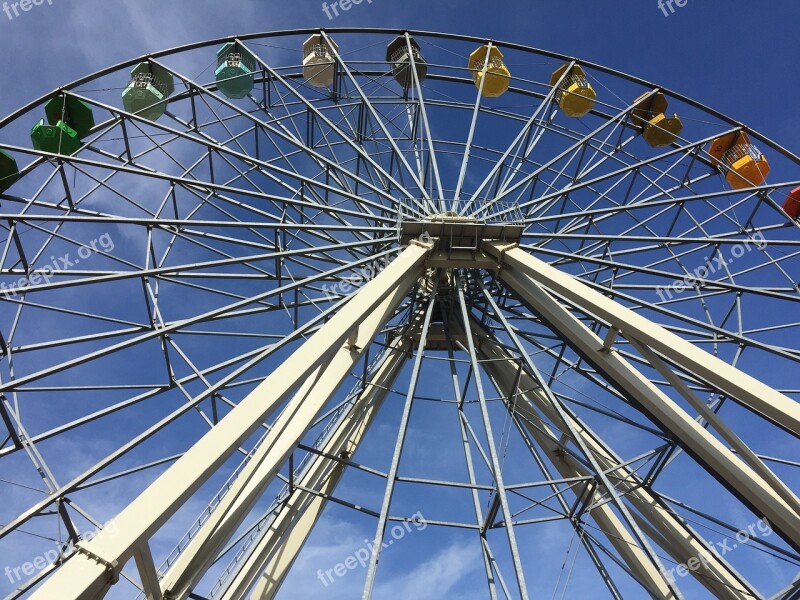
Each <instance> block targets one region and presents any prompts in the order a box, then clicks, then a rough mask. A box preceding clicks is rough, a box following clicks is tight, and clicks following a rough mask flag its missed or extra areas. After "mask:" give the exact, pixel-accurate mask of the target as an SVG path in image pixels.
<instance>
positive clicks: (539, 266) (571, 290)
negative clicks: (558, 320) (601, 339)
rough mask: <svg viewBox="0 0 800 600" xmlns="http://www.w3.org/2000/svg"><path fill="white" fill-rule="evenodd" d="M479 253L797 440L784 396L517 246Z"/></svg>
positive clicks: (793, 406) (798, 412)
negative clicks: (594, 318)
mask: <svg viewBox="0 0 800 600" xmlns="http://www.w3.org/2000/svg"><path fill="white" fill-rule="evenodd" d="M484 249H485V250H486V251H487V252H488V253H489V254H491V255H492V256H494V257H495V258H497V259H499V260H501V262H502V264H503V266H507V267H510V268H512V269H517V270H519V271H520V272H521V273H524V274H525V276H527V277H529V278H530V279H532V280H533V281H535V282H537V283H539V284H540V285H543V286H545V287H546V288H547V289H549V290H552V291H553V292H555V293H556V294H557V295H559V296H561V297H563V298H565V299H566V300H568V301H569V302H570V303H572V304H574V305H575V306H579V307H581V308H582V309H585V310H586V311H587V312H588V313H589V314H591V315H593V316H596V317H598V318H599V319H601V320H602V321H604V322H606V323H607V324H608V325H610V326H611V327H614V328H616V329H618V330H619V331H621V332H622V335H624V336H625V337H627V338H629V339H630V338H635V339H636V340H638V341H639V342H641V343H642V344H645V345H646V346H649V347H650V348H652V349H653V350H655V351H656V352H658V353H659V354H661V355H662V356H663V357H664V358H666V359H667V360H668V361H669V362H671V363H673V364H675V365H678V366H679V367H680V368H681V369H683V370H684V371H686V372H688V373H691V374H692V375H693V376H695V377H697V378H699V379H701V380H702V381H705V382H706V383H708V384H709V385H711V386H712V387H713V388H716V389H717V390H719V391H721V392H722V393H724V394H726V395H727V396H729V397H731V398H733V399H734V400H735V401H737V402H739V403H740V404H742V405H743V406H745V407H747V408H749V409H750V410H752V411H754V412H756V413H758V414H760V415H763V416H764V417H766V418H767V419H769V420H770V421H772V422H773V423H776V424H778V425H780V426H781V427H784V428H786V429H787V430H788V431H790V432H792V433H794V435H796V436H799V437H800V404H798V403H797V402H795V401H794V400H792V399H791V398H789V397H788V396H786V395H784V394H781V393H780V392H778V391H776V390H774V389H772V388H771V387H769V386H768V385H766V384H764V383H762V382H761V381H759V380H757V379H756V378H754V377H751V376H750V375H747V374H746V373H743V372H742V371H740V370H739V369H737V368H736V367H733V366H731V365H729V364H728V363H726V362H725V361H723V360H720V359H719V358H717V357H716V356H713V355H711V354H709V353H708V352H706V351H704V350H702V349H701V348H698V347H697V346H695V345H694V344H692V343H691V342H687V341H686V340H684V339H683V338H681V337H680V336H678V335H675V334H674V333H672V332H671V331H668V330H667V329H665V328H663V327H661V326H659V325H657V324H655V323H653V322H652V321H650V320H648V319H646V318H645V317H643V316H642V315H640V314H638V313H636V312H634V311H632V310H630V309H629V308H626V307H624V306H622V305H621V304H619V303H618V302H615V301H614V300H612V299H611V298H608V297H606V296H604V295H603V294H601V293H600V292H598V291H596V290H594V289H592V288H591V287H589V286H587V285H585V284H583V283H581V282H580V281H579V280H578V279H576V278H575V277H573V276H571V275H569V274H567V273H562V272H561V271H559V270H558V269H556V268H554V267H551V266H550V265H548V264H547V263H545V262H543V261H541V260H539V259H538V258H536V257H534V256H531V255H530V254H529V253H528V252H525V251H524V250H522V249H520V248H518V247H509V246H508V245H507V244H503V243H502V242H488V243H487V244H485V247H484Z"/></svg>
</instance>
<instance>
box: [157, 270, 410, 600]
mask: <svg viewBox="0 0 800 600" xmlns="http://www.w3.org/2000/svg"><path fill="white" fill-rule="evenodd" d="M407 292H408V287H407V286H400V287H398V288H397V289H396V290H395V291H394V292H392V293H391V294H389V295H388V296H387V297H386V299H385V300H384V301H383V302H382V303H381V304H380V305H379V306H378V307H377V308H376V309H375V310H373V311H372V312H371V313H369V314H365V315H364V316H363V318H362V320H361V322H360V323H359V324H358V327H357V328H354V329H353V330H352V331H351V333H350V335H349V336H348V337H347V340H346V341H345V342H344V343H342V345H341V348H340V350H339V351H338V352H336V353H335V354H334V355H333V356H332V357H331V359H330V361H328V362H325V363H322V364H321V365H319V366H318V367H317V368H316V369H315V370H314V372H313V373H311V374H310V375H309V376H308V378H307V379H306V381H305V382H304V383H303V385H302V386H301V387H300V389H299V390H298V392H297V393H296V394H295V395H294V396H293V398H292V400H291V401H290V402H289V404H288V405H287V406H286V408H285V409H284V410H283V411H282V412H281V414H280V416H279V417H278V419H277V420H276V421H275V423H273V425H272V428H271V429H270V431H269V433H268V434H267V435H266V437H265V438H264V441H263V443H262V444H261V445H260V446H259V447H258V449H257V450H256V451H255V452H254V453H253V456H252V458H251V459H250V461H249V462H248V463H247V465H246V466H245V467H244V468H243V469H242V472H241V473H240V474H239V476H238V477H237V478H236V480H235V481H234V482H233V484H232V485H231V487H230V489H229V490H228V491H227V492H226V494H225V496H224V497H223V498H222V500H220V502H219V504H218V505H217V506H216V507H215V508H214V512H213V513H211V515H210V516H209V517H208V519H207V520H206V521H205V523H203V525H202V527H201V528H200V530H199V531H198V532H197V533H196V534H195V535H194V537H193V538H192V539H191V541H190V542H189V544H188V545H187V547H186V548H185V549H184V550H183V552H181V554H180V555H179V556H178V558H177V559H176V560H175V562H174V563H173V564H172V566H171V567H170V569H169V571H167V573H165V575H164V577H163V578H162V580H161V587H162V589H163V590H164V595H165V596H166V597H168V598H170V599H172V598H176V599H177V598H185V597H186V596H187V595H188V594H189V592H191V591H192V590H193V589H194V586H195V585H196V583H197V582H198V581H199V580H200V578H201V577H202V576H203V575H204V574H205V572H206V570H207V569H208V567H209V566H210V565H211V563H212V562H213V561H214V560H215V559H216V557H217V556H218V554H219V552H220V550H222V548H223V546H224V545H225V544H226V543H227V542H228V541H229V540H230V538H231V537H232V536H233V534H234V533H235V532H236V530H237V529H238V528H239V526H240V525H241V523H242V522H243V521H244V519H245V518H246V517H247V515H248V514H250V511H251V510H252V509H253V506H254V505H255V504H256V503H257V502H258V500H259V499H260V498H261V496H262V494H263V493H264V491H265V490H266V489H267V487H268V486H269V485H270V483H272V480H273V479H274V478H275V475H276V474H277V473H278V471H279V470H280V468H281V466H283V465H284V464H285V463H286V461H287V460H288V459H289V455H290V454H291V453H292V452H293V451H294V449H295V448H296V447H297V445H298V444H299V443H300V441H301V440H302V438H303V436H304V435H305V434H306V433H307V431H308V430H309V428H310V427H311V425H312V424H313V423H314V421H315V420H316V419H317V416H318V415H319V414H320V413H321V412H322V409H323V407H324V406H325V405H326V404H327V403H328V400H330V398H331V397H332V396H333V394H334V393H336V390H338V389H339V386H340V385H341V384H342V382H343V381H344V380H345V379H346V378H347V376H348V374H349V373H350V372H351V371H352V370H353V369H354V368H355V366H356V365H357V364H358V362H359V361H360V359H361V356H362V354H363V353H364V349H365V348H367V347H368V346H369V345H370V344H371V343H372V340H373V339H374V338H375V336H376V335H377V334H378V332H379V331H380V329H381V327H382V326H383V324H384V323H385V322H386V320H387V319H388V318H389V317H390V316H391V314H392V313H393V312H394V310H395V307H396V306H397V305H398V304H399V303H400V301H401V299H402V298H403V296H405V295H406V293H407Z"/></svg>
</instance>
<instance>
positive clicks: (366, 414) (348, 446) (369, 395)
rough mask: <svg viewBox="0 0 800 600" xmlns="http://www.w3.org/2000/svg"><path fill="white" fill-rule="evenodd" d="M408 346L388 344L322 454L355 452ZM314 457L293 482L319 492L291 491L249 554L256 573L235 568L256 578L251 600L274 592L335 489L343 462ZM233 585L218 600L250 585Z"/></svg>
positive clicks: (403, 341) (245, 577) (405, 341)
mask: <svg viewBox="0 0 800 600" xmlns="http://www.w3.org/2000/svg"><path fill="white" fill-rule="evenodd" d="M410 349H411V338H409V337H402V338H398V339H396V340H394V341H393V342H392V345H391V347H390V348H389V350H388V351H387V352H386V354H385V356H384V358H383V360H382V362H381V364H380V365H379V366H378V367H377V369H376V370H375V372H374V374H373V376H372V377H371V379H370V382H369V383H368V384H367V386H366V387H365V389H364V391H363V392H362V393H361V394H360V395H359V397H358V398H357V399H356V400H355V401H354V403H353V407H352V409H351V411H350V414H349V415H348V416H347V417H346V419H345V420H344V421H343V422H342V424H341V425H340V427H339V428H338V430H337V431H336V432H335V433H334V435H332V436H331V438H330V440H329V441H328V443H327V444H325V446H324V447H323V448H322V452H323V453H325V454H328V455H331V456H341V455H342V453H343V452H346V453H347V456H353V455H354V454H355V452H356V450H357V449H358V446H359V444H360V443H361V440H362V439H363V437H364V435H365V434H366V433H367V431H368V430H369V427H370V425H372V421H373V419H374V418H375V415H376V414H377V413H378V411H379V410H380V407H381V405H382V404H383V400H384V399H385V398H386V395H387V394H388V392H389V389H391V387H392V384H393V382H394V381H395V379H396V377H397V375H398V374H399V373H400V370H401V368H402V366H403V365H404V364H405V362H406V360H407V358H408V356H409V351H410ZM313 461H314V462H313V464H312V466H311V467H310V468H309V470H308V473H307V475H306V476H305V477H303V478H302V479H300V480H299V481H298V485H299V486H300V487H302V488H306V489H314V490H317V491H318V492H320V494H319V495H317V494H311V493H309V492H306V491H303V490H302V489H298V490H296V491H295V492H294V494H293V495H292V497H290V498H289V500H288V501H287V502H286V505H285V506H284V507H283V508H282V510H281V513H280V514H279V515H278V516H277V518H276V519H275V521H274V522H273V523H272V524H271V525H270V527H269V529H268V531H267V533H266V535H265V536H264V537H263V538H262V539H261V540H260V541H259V543H258V546H257V547H256V548H255V550H254V552H253V554H252V555H251V557H252V558H253V560H252V561H251V563H252V564H253V566H255V567H256V569H257V571H256V572H255V573H253V572H252V569H248V568H247V566H249V565H247V566H246V567H245V569H247V571H249V573H248V572H246V571H245V569H243V570H242V571H241V572H240V574H241V575H242V577H241V581H242V582H243V583H244V582H247V581H249V582H250V583H251V584H252V581H253V579H255V577H258V580H257V582H256V585H255V587H254V588H253V593H252V595H251V596H250V597H251V600H272V599H273V598H274V597H275V595H276V594H277V593H278V591H279V590H280V587H281V584H282V583H283V581H284V579H285V578H286V575H287V573H288V572H289V569H290V568H291V567H292V564H293V563H294V561H295V559H296V558H297V554H298V553H299V551H300V549H301V548H302V547H303V545H304V544H305V542H306V540H307V539H308V536H309V535H311V531H312V529H313V527H314V525H315V524H316V522H317V520H318V518H319V516H320V515H321V514H322V511H323V510H324V508H325V506H326V505H327V499H326V496H327V495H329V494H333V493H334V491H335V490H336V486H337V485H338V483H339V480H340V479H341V477H342V475H343V474H344V471H345V468H346V467H345V466H344V465H343V464H342V463H339V462H336V461H332V460H330V459H327V458H325V457H324V456H316V457H314V458H313ZM259 573H260V575H259ZM238 579H240V577H239V574H237V580H238ZM234 587H235V588H236V589H234ZM234 587H232V589H231V591H232V592H233V593H230V594H225V595H223V596H222V597H221V598H220V600H233V599H237V598H241V597H243V592H244V591H246V589H248V588H249V587H250V585H247V586H246V587H244V588H243V587H240V586H239V585H236V586H234Z"/></svg>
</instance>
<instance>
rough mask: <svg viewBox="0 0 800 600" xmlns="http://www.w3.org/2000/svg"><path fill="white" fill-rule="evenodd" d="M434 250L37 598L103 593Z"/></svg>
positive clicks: (231, 419) (394, 270) (358, 301)
mask: <svg viewBox="0 0 800 600" xmlns="http://www.w3.org/2000/svg"><path fill="white" fill-rule="evenodd" d="M429 251H430V246H428V245H425V244H421V243H418V242H414V243H412V244H411V245H410V246H409V247H408V248H406V249H405V250H404V251H403V252H402V253H401V254H400V255H399V256H398V257H397V259H395V260H394V261H393V262H392V263H391V264H390V265H389V266H387V267H386V269H385V270H384V271H383V272H382V273H381V274H379V275H378V276H377V277H376V278H375V279H373V280H372V281H370V282H369V283H367V284H366V285H365V286H364V287H363V288H362V289H361V291H360V292H359V293H358V294H356V295H355V296H354V297H353V298H352V300H351V301H350V302H348V303H347V304H346V305H345V306H344V307H343V308H342V309H341V310H340V311H339V312H338V313H337V314H336V315H335V316H333V317H332V318H331V320H330V321H328V323H327V324H326V325H325V326H324V327H322V328H321V329H320V330H319V331H317V333H315V334H314V335H313V336H311V338H309V339H308V340H307V341H306V342H305V343H304V344H303V345H302V346H301V347H300V348H298V349H297V351H295V352H294V354H292V355H291V356H290V357H289V358H288V359H286V361H284V363H283V364H282V365H280V366H279V367H278V368H276V369H275V370H274V371H273V372H272V373H271V374H270V375H269V377H267V378H266V379H265V380H264V381H263V382H262V383H261V384H260V385H259V386H258V387H257V388H256V389H255V390H254V391H253V392H251V393H250V394H249V395H248V396H247V397H246V398H245V399H244V400H242V401H241V402H240V403H239V404H238V405H237V406H236V408H234V409H233V410H232V411H231V412H230V413H229V414H228V415H227V416H226V417H225V418H224V419H222V421H220V423H219V424H218V425H217V426H216V427H214V428H213V429H212V430H211V431H209V432H208V433H207V434H206V435H204V436H203V437H202V438H200V440H198V441H197V442H196V443H195V444H194V446H192V447H191V448H190V449H189V450H188V451H187V452H186V453H185V454H184V455H183V456H182V457H181V458H180V459H179V460H177V461H176V462H175V463H174V464H173V465H172V466H171V467H170V468H169V469H167V471H165V472H164V473H163V474H162V475H161V476H160V477H159V478H158V479H156V481H155V482H154V483H153V484H152V485H151V486H150V487H148V488H147V489H146V490H145V491H144V492H142V494H140V495H139V497H138V498H136V499H135V500H134V501H133V502H132V503H131V504H130V505H129V506H128V507H127V508H125V509H124V510H123V511H122V512H121V513H120V514H119V515H117V517H116V518H115V523H116V525H117V526H116V527H115V528H114V530H115V531H114V532H113V534H110V533H108V532H109V529H108V528H106V529H104V530H103V531H101V532H100V533H99V534H98V535H97V536H96V537H95V538H93V539H92V540H91V541H90V542H87V544H86V549H87V550H88V552H87V553H85V554H84V553H82V554H79V555H76V556H75V557H73V558H72V559H71V560H70V561H68V562H67V563H66V564H65V565H63V566H62V567H61V568H60V569H59V570H58V571H57V572H56V573H54V574H53V576H52V577H51V578H50V579H48V580H47V581H46V582H45V583H44V584H43V585H42V586H41V587H40V588H39V589H38V590H37V591H36V592H35V593H34V594H33V596H32V598H35V599H36V600H52V598H64V599H69V598H102V597H103V596H104V595H105V593H106V592H107V591H108V589H109V588H110V586H111V585H112V581H113V580H114V579H115V577H113V576H109V574H108V573H107V571H106V565H108V564H116V565H118V567H117V568H119V569H121V568H122V566H123V565H124V564H125V562H127V560H129V559H130V558H131V556H132V555H133V553H134V551H135V549H136V547H137V545H138V544H139V543H141V542H142V541H144V540H148V539H149V538H150V537H152V535H153V534H154V533H155V532H156V531H157V530H158V529H159V528H160V527H161V526H162V525H163V524H164V523H165V522H166V521H167V520H168V519H169V518H170V517H171V516H172V515H173V514H174V513H175V512H176V511H177V510H178V509H179V508H180V507H181V506H182V505H183V504H184V503H185V502H186V501H188V500H189V499H190V498H191V496H192V495H193V494H194V493H195V492H196V491H197V490H198V489H199V488H200V486H202V485H203V483H204V482H205V481H207V480H208V478H209V477H210V476H211V475H212V474H213V473H214V472H215V471H216V470H217V469H218V468H219V467H220V466H221V465H222V464H224V462H225V461H226V460H227V458H228V457H229V456H230V455H231V454H233V453H234V452H235V451H236V449H237V448H238V447H239V446H240V445H241V444H243V443H244V442H245V441H246V440H247V439H248V438H249V437H250V436H251V435H252V434H253V433H254V432H255V431H256V429H258V427H259V426H260V424H261V423H262V422H263V420H264V419H265V418H266V417H267V416H268V415H269V414H270V413H272V412H273V411H274V410H275V409H277V408H278V407H279V406H280V405H281V403H282V402H284V401H285V400H286V399H287V398H288V396H289V395H290V394H291V393H292V391H294V390H295V389H297V388H298V387H299V386H300V385H301V383H302V382H303V381H305V380H306V379H307V378H308V377H309V376H310V375H311V374H312V373H313V372H314V371H315V370H317V369H318V368H319V366H320V365H321V364H324V363H325V362H329V361H330V360H331V359H332V356H334V355H336V354H339V353H343V352H349V349H348V348H346V347H344V346H343V344H344V343H345V342H346V340H347V337H348V336H349V335H350V332H351V331H352V330H353V328H355V327H358V326H359V324H360V323H361V322H362V320H363V318H364V315H369V314H372V313H373V311H374V310H375V309H376V308H377V307H378V306H380V305H381V304H382V303H383V302H384V300H386V299H387V298H388V297H389V296H391V295H393V294H394V295H396V294H397V292H398V290H402V291H403V292H405V291H406V290H407V289H408V288H409V287H410V286H411V284H412V283H413V282H414V281H416V279H417V278H418V277H419V275H420V274H421V272H422V264H423V262H424V260H425V257H426V256H427V255H428V253H429ZM299 408H300V414H301V415H302V417H303V418H308V419H309V420H311V419H312V418H313V415H308V414H304V411H302V409H301V407H293V412H294V411H297V410H298V409H299ZM308 412H310V411H308ZM91 557H97V559H99V560H97V559H92V558H91ZM112 575H114V574H112Z"/></svg>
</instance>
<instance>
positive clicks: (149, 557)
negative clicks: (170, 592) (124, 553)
mask: <svg viewBox="0 0 800 600" xmlns="http://www.w3.org/2000/svg"><path fill="white" fill-rule="evenodd" d="M134 558H135V560H136V568H137V569H138V570H139V578H140V579H141V581H142V591H143V593H144V597H145V599H146V600H163V598H164V596H163V595H162V593H161V585H160V583H159V581H158V572H157V571H156V565H155V563H154V562H153V554H152V553H151V552H150V545H149V544H148V543H147V542H142V543H141V544H139V547H138V548H137V549H136V551H135V553H134Z"/></svg>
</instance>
